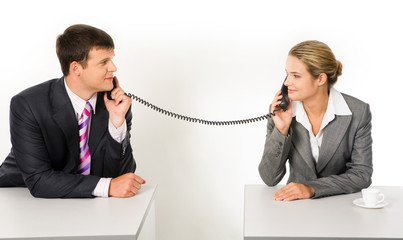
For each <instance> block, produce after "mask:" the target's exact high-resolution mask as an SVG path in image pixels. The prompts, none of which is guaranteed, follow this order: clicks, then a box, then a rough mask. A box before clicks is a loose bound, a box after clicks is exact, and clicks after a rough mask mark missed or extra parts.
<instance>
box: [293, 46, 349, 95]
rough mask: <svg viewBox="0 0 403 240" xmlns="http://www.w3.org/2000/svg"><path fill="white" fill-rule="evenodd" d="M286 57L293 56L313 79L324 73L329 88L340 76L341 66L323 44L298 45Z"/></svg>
mask: <svg viewBox="0 0 403 240" xmlns="http://www.w3.org/2000/svg"><path fill="white" fill-rule="evenodd" d="M288 55H292V56H295V57H297V58H298V59H299V60H301V61H302V62H303V63H305V64H306V66H307V68H308V72H309V73H310V74H311V75H312V76H313V77H314V78H317V77H319V75H320V74H321V73H325V74H326V75H327V82H328V86H329V88H331V87H332V86H333V85H334V84H335V83H336V82H337V77H338V76H340V75H341V74H342V70H343V65H342V64H341V62H340V61H339V60H336V58H335V56H334V54H333V52H332V50H331V49H330V48H329V46H328V45H326V44H325V43H323V42H319V41H315V40H311V41H304V42H301V43H298V44H297V45H295V46H294V47H293V48H291V50H290V52H289V53H288Z"/></svg>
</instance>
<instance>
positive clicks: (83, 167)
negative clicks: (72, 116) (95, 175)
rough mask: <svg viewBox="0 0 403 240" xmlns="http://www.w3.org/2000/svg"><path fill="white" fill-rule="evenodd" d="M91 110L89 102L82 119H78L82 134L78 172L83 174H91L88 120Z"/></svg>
mask: <svg viewBox="0 0 403 240" xmlns="http://www.w3.org/2000/svg"><path fill="white" fill-rule="evenodd" d="M91 110H92V106H91V103H89V102H87V103H86V104H85V107H84V111H83V113H82V114H81V117H80V120H78V128H79V134H80V166H79V167H78V173H80V174H83V175H89V174H90V167H91V155H90V148H89V147H88V138H89V136H88V122H89V121H90V115H91Z"/></svg>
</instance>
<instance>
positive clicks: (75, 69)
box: [69, 61, 83, 76]
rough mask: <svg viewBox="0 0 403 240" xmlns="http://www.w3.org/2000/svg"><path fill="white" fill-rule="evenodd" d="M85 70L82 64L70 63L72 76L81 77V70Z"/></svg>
mask: <svg viewBox="0 0 403 240" xmlns="http://www.w3.org/2000/svg"><path fill="white" fill-rule="evenodd" d="M82 69H83V67H82V66H81V64H80V63H78V62H76V61H73V62H71V63H70V69H69V70H70V71H69V72H70V74H73V75H76V76H80V75H81V70H82Z"/></svg>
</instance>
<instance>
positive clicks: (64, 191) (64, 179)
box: [10, 96, 100, 198]
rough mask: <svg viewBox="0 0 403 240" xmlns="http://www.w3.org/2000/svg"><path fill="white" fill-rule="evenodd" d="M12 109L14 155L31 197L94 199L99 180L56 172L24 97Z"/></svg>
mask: <svg viewBox="0 0 403 240" xmlns="http://www.w3.org/2000/svg"><path fill="white" fill-rule="evenodd" d="M10 106H11V107H10V132H11V142H12V145H13V150H14V155H15V159H16V163H17V166H18V168H19V169H20V171H21V174H22V177H23V179H24V181H25V183H26V185H27V187H28V189H29V191H30V192H31V194H32V195H33V196H34V197H43V198H73V197H93V196H92V194H91V193H92V191H93V190H94V188H95V186H96V184H97V183H98V181H99V179H100V177H97V176H91V175H88V176H84V175H81V174H71V173H67V172H63V171H55V170H54V169H53V167H52V161H51V159H50V156H49V154H48V151H47V149H46V144H45V140H44V136H43V134H42V132H41V128H40V125H39V123H38V121H37V119H36V118H35V114H34V113H33V112H32V110H31V108H30V105H29V103H28V102H27V101H26V100H25V99H24V98H23V97H20V96H15V97H14V98H13V99H12V100H11V105H10ZM49 117H50V116H49Z"/></svg>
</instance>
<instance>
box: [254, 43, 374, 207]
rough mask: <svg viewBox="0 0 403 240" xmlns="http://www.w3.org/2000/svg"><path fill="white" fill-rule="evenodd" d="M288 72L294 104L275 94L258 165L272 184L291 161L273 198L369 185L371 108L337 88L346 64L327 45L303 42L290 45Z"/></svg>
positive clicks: (331, 192)
mask: <svg viewBox="0 0 403 240" xmlns="http://www.w3.org/2000/svg"><path fill="white" fill-rule="evenodd" d="M286 71H287V79H286V80H285V82H284V84H285V85H286V86H287V87H288V97H289V99H290V104H289V105H288V107H287V110H286V111H283V110H278V109H279V106H278V105H279V104H280V102H281V98H282V97H283V96H282V95H281V91H278V92H277V93H276V95H275V97H274V100H273V102H272V104H271V107H270V111H271V113H272V117H271V118H270V119H269V120H268V125H267V136H266V143H265V148H264V153H263V157H262V160H261V162H260V165H259V173H260V176H261V178H262V179H263V181H264V182H265V183H266V184H267V185H269V186H274V185H276V184H278V183H279V182H280V181H281V179H282V178H283V176H284V174H285V172H286V166H285V165H286V162H287V160H288V161H289V165H290V176H289V179H288V184H287V185H286V186H285V187H283V188H281V189H280V190H279V191H278V192H276V193H275V195H274V196H273V199H274V200H279V201H291V200H296V199H305V198H319V197H324V196H330V195H336V194H343V193H353V192H358V191H360V190H361V189H363V188H366V187H368V186H369V185H370V184H371V175H372V138H371V112H370V109H369V105H368V104H366V103H364V102H362V101H360V100H358V99H356V98H354V97H351V96H349V95H346V94H342V93H340V92H338V91H337V90H336V89H335V88H333V85H334V84H335V83H336V81H337V77H338V76H340V75H341V73H342V64H341V63H340V62H339V61H338V60H336V59H335V56H334V55H333V52H332V50H331V49H330V48H329V47H328V46H327V45H326V44H324V43H322V42H319V41H305V42H301V43H299V44H297V45H296V46H294V47H293V48H292V49H291V50H290V52H289V54H288V58H287V62H286ZM274 111H275V112H274ZM273 113H274V114H273Z"/></svg>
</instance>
